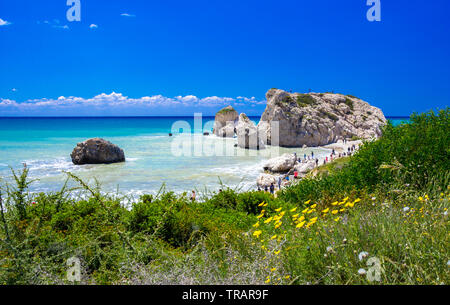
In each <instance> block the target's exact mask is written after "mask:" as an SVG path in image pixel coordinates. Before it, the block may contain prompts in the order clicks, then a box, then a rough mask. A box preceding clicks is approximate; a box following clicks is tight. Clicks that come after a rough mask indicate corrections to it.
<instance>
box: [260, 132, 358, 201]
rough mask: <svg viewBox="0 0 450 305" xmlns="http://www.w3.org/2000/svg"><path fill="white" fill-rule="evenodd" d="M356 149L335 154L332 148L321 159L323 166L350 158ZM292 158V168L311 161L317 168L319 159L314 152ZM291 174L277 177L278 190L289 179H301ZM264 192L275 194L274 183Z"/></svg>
mask: <svg viewBox="0 0 450 305" xmlns="http://www.w3.org/2000/svg"><path fill="white" fill-rule="evenodd" d="M345 143H347V140H344V144H345ZM357 149H358V146H357V145H355V144H352V145H351V146H348V147H347V151H344V152H340V153H336V150H335V149H334V148H333V149H332V150H331V154H330V155H329V156H328V155H327V156H325V158H324V159H323V165H325V164H327V163H329V162H333V161H334V160H336V159H339V158H342V157H348V156H351V155H352V154H353V153H354V152H355V151H356V150H357ZM294 157H295V163H294V166H295V165H297V164H301V163H308V162H310V161H312V160H314V161H315V167H318V166H319V158H317V157H314V152H313V151H312V152H311V155H307V154H303V159H302V158H298V157H297V153H296V152H294ZM290 174H291V172H289V173H287V174H285V175H280V176H279V177H278V180H277V186H278V190H281V188H282V186H283V184H290V183H291V177H292V178H293V179H294V180H295V179H301V177H300V176H299V173H298V171H296V170H294V172H293V175H290ZM258 191H262V190H261V188H260V187H259V186H258ZM264 192H270V193H271V194H275V183H271V184H270V186H267V185H266V186H264Z"/></svg>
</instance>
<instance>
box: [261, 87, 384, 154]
mask: <svg viewBox="0 0 450 305" xmlns="http://www.w3.org/2000/svg"><path fill="white" fill-rule="evenodd" d="M266 98H267V107H266V109H265V111H264V113H263V115H262V117H261V121H260V123H259V124H258V131H259V134H260V135H262V138H263V139H265V138H267V141H266V144H271V142H272V136H275V134H274V135H272V126H273V124H272V123H273V122H279V139H278V140H279V142H278V143H279V145H280V146H283V147H303V146H304V145H306V146H309V147H312V146H321V145H327V144H330V143H335V142H337V141H338V140H343V139H351V138H354V137H358V138H360V139H372V138H377V137H379V136H381V128H382V127H383V126H384V125H385V124H386V123H387V121H386V118H385V117H384V115H383V112H382V111H381V110H380V109H379V108H376V107H373V106H371V105H369V104H368V103H367V102H365V101H363V100H361V99H359V98H356V97H354V96H350V95H343V94H334V93H308V94H302V93H288V92H286V91H283V90H279V89H271V90H269V91H268V92H267V94H266ZM273 140H274V143H276V139H273Z"/></svg>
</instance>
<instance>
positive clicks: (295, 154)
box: [294, 152, 297, 163]
mask: <svg viewBox="0 0 450 305" xmlns="http://www.w3.org/2000/svg"><path fill="white" fill-rule="evenodd" d="M294 158H295V159H294V163H297V153H296V152H295V153H294Z"/></svg>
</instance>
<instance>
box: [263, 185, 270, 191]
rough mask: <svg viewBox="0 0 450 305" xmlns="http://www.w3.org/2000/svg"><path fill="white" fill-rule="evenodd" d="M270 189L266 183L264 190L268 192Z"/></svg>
mask: <svg viewBox="0 0 450 305" xmlns="http://www.w3.org/2000/svg"><path fill="white" fill-rule="evenodd" d="M268 190H269V188H268V187H267V185H264V192H266V193H267V191H268Z"/></svg>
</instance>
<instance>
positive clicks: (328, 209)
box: [322, 208, 330, 213]
mask: <svg viewBox="0 0 450 305" xmlns="http://www.w3.org/2000/svg"><path fill="white" fill-rule="evenodd" d="M329 211H330V208H326V209H325V210H322V213H328V212H329Z"/></svg>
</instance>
